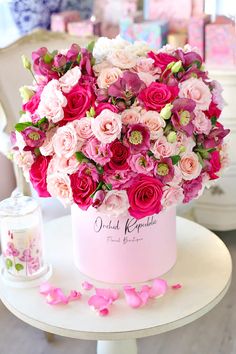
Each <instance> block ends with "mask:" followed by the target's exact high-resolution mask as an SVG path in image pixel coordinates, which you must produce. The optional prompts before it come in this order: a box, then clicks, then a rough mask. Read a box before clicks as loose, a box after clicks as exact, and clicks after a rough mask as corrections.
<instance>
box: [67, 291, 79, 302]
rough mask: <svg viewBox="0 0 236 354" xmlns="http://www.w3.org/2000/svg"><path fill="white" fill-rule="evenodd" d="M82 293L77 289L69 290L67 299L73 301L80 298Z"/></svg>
mask: <svg viewBox="0 0 236 354" xmlns="http://www.w3.org/2000/svg"><path fill="white" fill-rule="evenodd" d="M81 296H82V294H81V293H80V292H79V291H76V290H71V292H70V294H69V296H68V297H67V299H68V301H75V300H79V299H80V298H81Z"/></svg>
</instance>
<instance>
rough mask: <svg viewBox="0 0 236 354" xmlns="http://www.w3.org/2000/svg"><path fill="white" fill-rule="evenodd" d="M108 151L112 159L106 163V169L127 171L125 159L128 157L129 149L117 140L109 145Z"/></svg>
mask: <svg viewBox="0 0 236 354" xmlns="http://www.w3.org/2000/svg"><path fill="white" fill-rule="evenodd" d="M109 149H110V151H111V153H112V157H111V160H110V161H109V163H108V167H109V168H110V169H111V170H127V169H129V165H128V163H127V159H128V157H129V155H130V153H129V148H128V147H127V146H125V145H123V144H122V143H121V142H120V141H118V140H117V141H114V142H113V143H111V144H110V146H109Z"/></svg>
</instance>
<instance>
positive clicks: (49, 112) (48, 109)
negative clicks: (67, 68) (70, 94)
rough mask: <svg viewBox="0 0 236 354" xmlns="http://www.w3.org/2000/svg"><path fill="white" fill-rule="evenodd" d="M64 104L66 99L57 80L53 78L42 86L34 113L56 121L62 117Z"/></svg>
mask: <svg viewBox="0 0 236 354" xmlns="http://www.w3.org/2000/svg"><path fill="white" fill-rule="evenodd" d="M66 104H67V99H66V97H65V96H64V95H63V94H62V92H61V89H60V84H59V81H58V80H55V79H54V80H51V81H49V83H48V84H47V85H46V86H44V88H43V91H42V93H41V97H40V103H39V106H38V109H37V111H36V113H37V114H38V115H39V116H40V117H41V118H44V117H46V118H48V120H50V121H52V122H53V123H57V122H59V121H60V120H62V119H63V118H64V111H63V107H65V106H66Z"/></svg>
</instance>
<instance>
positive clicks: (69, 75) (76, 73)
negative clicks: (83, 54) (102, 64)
mask: <svg viewBox="0 0 236 354" xmlns="http://www.w3.org/2000/svg"><path fill="white" fill-rule="evenodd" d="M80 78H81V71H80V68H79V67H78V66H75V67H74V68H72V69H70V70H68V71H67V72H66V73H65V74H64V75H63V76H62V77H60V79H59V83H60V87H61V89H62V91H63V92H65V93H68V92H70V90H71V89H72V87H74V86H75V85H76V84H77V83H78V81H79V79H80Z"/></svg>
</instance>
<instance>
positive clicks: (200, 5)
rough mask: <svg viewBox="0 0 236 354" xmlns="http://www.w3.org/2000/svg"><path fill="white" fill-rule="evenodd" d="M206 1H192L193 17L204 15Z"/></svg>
mask: <svg viewBox="0 0 236 354" xmlns="http://www.w3.org/2000/svg"><path fill="white" fill-rule="evenodd" d="M204 5H205V0H192V16H202V15H204Z"/></svg>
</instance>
